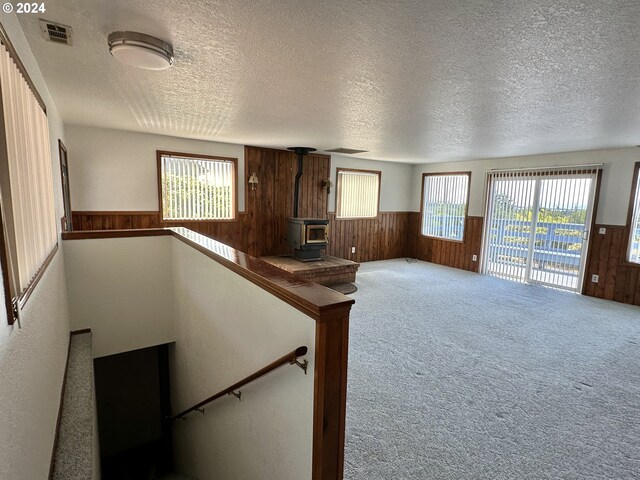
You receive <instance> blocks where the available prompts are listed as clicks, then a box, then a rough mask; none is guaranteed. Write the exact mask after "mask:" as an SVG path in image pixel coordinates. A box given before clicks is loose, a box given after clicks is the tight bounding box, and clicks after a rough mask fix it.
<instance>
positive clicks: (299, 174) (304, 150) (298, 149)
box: [287, 147, 316, 218]
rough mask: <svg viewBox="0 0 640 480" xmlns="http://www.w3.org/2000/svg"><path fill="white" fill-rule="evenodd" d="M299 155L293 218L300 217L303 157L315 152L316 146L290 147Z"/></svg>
mask: <svg viewBox="0 0 640 480" xmlns="http://www.w3.org/2000/svg"><path fill="white" fill-rule="evenodd" d="M287 150H291V151H292V152H294V153H295V154H296V155H297V156H298V172H297V173H296V179H295V183H294V184H293V218H298V200H299V197H300V177H302V159H303V158H304V156H305V155H308V154H309V153H310V152H315V151H316V149H315V148H311V147H289V148H288V149H287Z"/></svg>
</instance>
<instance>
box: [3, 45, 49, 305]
mask: <svg viewBox="0 0 640 480" xmlns="http://www.w3.org/2000/svg"><path fill="white" fill-rule="evenodd" d="M0 84H1V88H2V108H3V112H4V126H5V136H6V152H7V165H6V166H4V167H3V171H8V176H9V184H10V192H3V204H5V205H7V204H8V205H9V206H10V208H11V211H12V215H11V216H12V218H13V222H12V225H9V226H5V227H6V228H7V230H9V235H11V237H13V238H11V239H10V241H9V242H8V243H9V246H10V247H9V248H11V247H14V249H15V252H13V255H11V254H10V255H11V257H12V259H13V261H15V263H17V265H13V269H14V270H15V269H17V272H15V271H14V272H13V274H14V275H16V274H17V278H18V280H17V282H16V283H17V287H18V289H19V290H20V291H24V289H26V288H27V287H28V285H29V284H30V283H31V282H32V281H33V279H34V278H35V276H36V275H37V273H38V271H39V270H40V268H41V267H42V266H43V264H44V263H45V261H46V259H47V258H48V256H49V254H50V253H51V251H52V250H53V249H54V248H55V246H56V244H57V238H58V236H57V235H58V234H57V230H56V221H55V208H54V200H53V178H52V173H51V151H50V143H49V128H48V122H47V115H46V113H45V112H44V110H43V109H42V107H41V106H40V103H39V102H38V100H37V99H36V97H35V95H34V94H33V92H32V91H31V89H30V88H29V84H28V83H27V81H26V79H25V78H24V77H23V76H22V74H21V72H20V70H19V69H18V67H17V65H16V64H15V62H14V60H13V59H12V58H11V55H10V54H9V51H8V49H7V47H6V46H5V45H1V48H0ZM9 193H10V196H9V195H8V194H9ZM5 201H6V203H4V202H5ZM5 208H7V207H5ZM15 293H16V294H17V293H19V292H15Z"/></svg>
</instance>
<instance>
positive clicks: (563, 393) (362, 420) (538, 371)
mask: <svg viewBox="0 0 640 480" xmlns="http://www.w3.org/2000/svg"><path fill="white" fill-rule="evenodd" d="M356 286H357V287H358V291H357V292H356V293H354V294H353V295H352V297H353V298H354V299H355V300H356V304H355V305H354V307H353V310H352V313H351V326H350V328H351V333H350V348H349V379H348V398H347V432H346V452H345V478H346V479H347V480H375V479H384V480H390V479H393V480H405V479H632V478H633V479H638V478H640V308H639V307H633V306H627V305H623V304H619V303H615V302H609V301H603V300H597V299H593V298H589V297H582V296H579V295H575V294H570V293H564V292H559V291H554V290H551V289H546V288H542V287H535V286H528V285H520V284H517V283H512V282H507V281H504V280H499V279H495V278H491V277H488V276H483V275H478V274H473V273H468V272H464V271H461V270H455V269H450V268H446V267H441V266H438V265H433V264H429V263H424V262H417V263H407V262H406V261H405V260H403V259H398V260H387V261H381V262H370V263H363V264H362V265H361V266H360V270H359V271H358V275H357V282H356Z"/></svg>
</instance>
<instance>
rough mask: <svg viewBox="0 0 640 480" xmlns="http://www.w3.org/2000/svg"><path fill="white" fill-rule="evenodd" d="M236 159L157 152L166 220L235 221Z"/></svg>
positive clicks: (163, 213)
mask: <svg viewBox="0 0 640 480" xmlns="http://www.w3.org/2000/svg"><path fill="white" fill-rule="evenodd" d="M236 165H237V159H235V158H224V157H210V156H207V155H191V154H187V153H172V152H158V175H159V177H158V181H159V191H160V205H162V219H163V220H233V219H234V218H235V204H236V202H235V199H236V193H235V185H236V180H235V179H236Z"/></svg>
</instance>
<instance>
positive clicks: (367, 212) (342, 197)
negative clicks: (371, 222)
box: [336, 170, 380, 218]
mask: <svg viewBox="0 0 640 480" xmlns="http://www.w3.org/2000/svg"><path fill="white" fill-rule="evenodd" d="M379 192H380V174H379V173H378V172H367V171H355V170H338V202H337V203H338V208H337V212H336V217H338V218H367V217H375V216H377V215H378V195H379Z"/></svg>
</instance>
